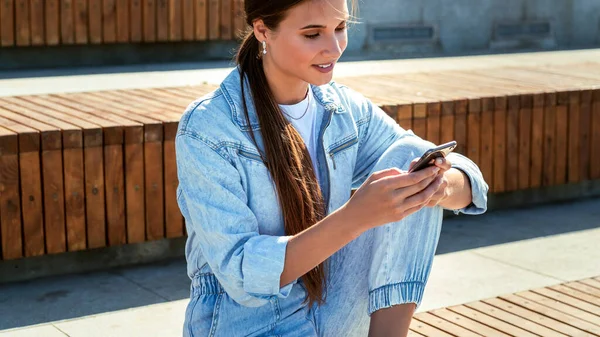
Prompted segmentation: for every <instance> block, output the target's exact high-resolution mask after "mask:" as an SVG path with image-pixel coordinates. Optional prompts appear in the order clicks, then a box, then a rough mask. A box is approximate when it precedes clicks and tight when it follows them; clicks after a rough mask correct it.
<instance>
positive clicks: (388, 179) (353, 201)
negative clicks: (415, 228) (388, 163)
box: [343, 166, 443, 232]
mask: <svg viewBox="0 0 600 337" xmlns="http://www.w3.org/2000/svg"><path fill="white" fill-rule="evenodd" d="M438 172H439V167H436V166H430V167H427V168H425V169H423V170H420V171H417V172H412V173H408V172H405V171H401V170H400V169H397V168H390V169H387V170H383V171H378V172H375V173H373V174H372V175H371V176H370V177H369V178H368V179H367V180H366V181H365V182H364V183H363V184H362V185H361V186H360V188H359V189H357V190H356V192H355V193H354V195H353V196H352V197H351V198H350V200H348V202H347V203H346V204H345V205H344V206H343V209H344V210H343V211H344V212H345V213H346V215H347V217H348V219H350V221H351V222H352V223H353V224H355V225H356V226H357V228H356V229H357V230H359V231H361V232H363V231H366V230H368V229H371V228H374V227H377V226H381V225H384V224H386V223H390V222H395V221H399V220H402V219H404V218H405V217H407V216H408V215H410V214H412V213H415V212H417V211H419V210H420V209H421V208H423V207H425V206H426V205H427V203H428V202H429V200H430V199H431V197H432V196H433V195H434V194H435V192H436V191H437V190H438V188H439V187H440V184H441V183H442V177H443V175H438Z"/></svg>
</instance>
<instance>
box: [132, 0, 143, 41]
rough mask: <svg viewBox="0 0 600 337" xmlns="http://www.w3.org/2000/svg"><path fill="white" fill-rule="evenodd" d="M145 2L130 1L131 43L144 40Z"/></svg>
mask: <svg viewBox="0 0 600 337" xmlns="http://www.w3.org/2000/svg"><path fill="white" fill-rule="evenodd" d="M142 1H143V0H130V7H129V15H130V16H129V17H130V23H131V25H130V26H129V33H130V40H131V42H142V39H143V31H144V29H143V19H142V18H143V13H142V12H143V9H142V7H143V6H142V5H143V4H142Z"/></svg>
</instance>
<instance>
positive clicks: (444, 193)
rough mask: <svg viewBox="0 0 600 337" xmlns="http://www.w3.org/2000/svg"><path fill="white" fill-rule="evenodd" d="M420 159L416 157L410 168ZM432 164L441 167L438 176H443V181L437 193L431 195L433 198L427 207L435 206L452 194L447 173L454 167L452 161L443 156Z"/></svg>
mask: <svg viewBox="0 0 600 337" xmlns="http://www.w3.org/2000/svg"><path fill="white" fill-rule="evenodd" d="M418 161H419V158H415V159H414V160H413V161H412V162H411V163H410V168H412V167H413V165H415V164H416V163H417V162H418ZM430 164H431V165H433V166H435V167H438V168H439V169H440V171H439V172H438V176H441V179H442V183H441V184H440V187H439V189H438V190H437V191H436V192H435V194H434V195H433V196H432V197H431V200H430V201H429V203H428V204H427V207H435V206H437V205H439V204H440V203H442V202H443V201H444V200H446V199H447V198H448V196H449V195H450V191H449V188H448V187H449V185H450V184H449V182H448V176H447V175H446V172H448V170H450V169H451V168H452V163H451V162H450V161H449V160H448V159H446V158H444V157H441V158H437V159H436V160H434V161H432V162H431V163H430Z"/></svg>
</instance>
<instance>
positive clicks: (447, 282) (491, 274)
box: [417, 251, 560, 312]
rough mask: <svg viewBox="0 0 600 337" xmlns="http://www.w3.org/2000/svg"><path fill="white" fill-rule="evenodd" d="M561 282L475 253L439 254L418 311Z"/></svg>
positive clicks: (434, 260)
mask: <svg viewBox="0 0 600 337" xmlns="http://www.w3.org/2000/svg"><path fill="white" fill-rule="evenodd" d="M557 283H560V280H559V279H557V278H553V277H547V276H543V275H540V274H538V273H535V272H531V271H528V270H524V269H522V268H519V267H514V266H511V265H508V264H505V263H502V262H499V261H495V260H492V259H489V258H486V257H483V256H479V255H476V254H473V253H472V252H470V251H464V252H457V253H449V254H442V255H436V256H435V258H434V259H433V267H432V270H431V275H430V278H429V282H428V283H427V287H426V289H425V294H424V295H423V302H422V303H421V306H420V307H419V308H418V310H417V311H418V312H422V311H429V310H432V309H437V308H442V307H446V306H450V305H456V304H462V303H467V302H472V301H477V300H482V299H487V298H490V297H494V296H497V295H499V294H509V293H514V292H517V291H522V290H528V289H532V288H539V287H545V286H549V285H554V284H557Z"/></svg>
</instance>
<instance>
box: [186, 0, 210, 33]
mask: <svg viewBox="0 0 600 337" xmlns="http://www.w3.org/2000/svg"><path fill="white" fill-rule="evenodd" d="M185 1H190V0H184V4H185ZM207 1H210V0H194V2H193V6H194V18H195V24H194V27H195V33H196V40H198V41H202V40H206V39H208V30H209V28H208V3H207ZM185 22H187V21H185V19H184V23H185Z"/></svg>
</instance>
